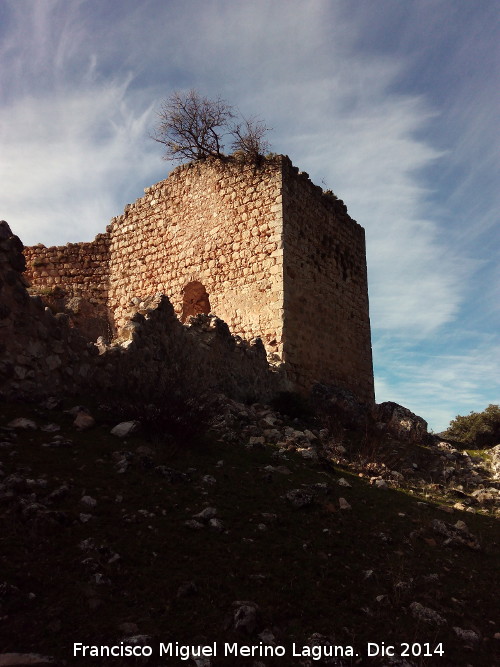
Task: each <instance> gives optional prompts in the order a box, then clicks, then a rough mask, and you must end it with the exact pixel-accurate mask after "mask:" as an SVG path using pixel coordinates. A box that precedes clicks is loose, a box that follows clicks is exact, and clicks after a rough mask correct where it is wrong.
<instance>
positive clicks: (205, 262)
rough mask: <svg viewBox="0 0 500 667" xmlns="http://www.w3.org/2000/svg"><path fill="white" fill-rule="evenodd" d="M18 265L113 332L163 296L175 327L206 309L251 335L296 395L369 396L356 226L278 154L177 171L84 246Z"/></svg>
mask: <svg viewBox="0 0 500 667" xmlns="http://www.w3.org/2000/svg"><path fill="white" fill-rule="evenodd" d="M26 257H27V259H28V264H29V265H30V268H29V271H28V272H27V276H28V279H29V280H30V281H31V282H32V284H33V285H34V287H35V288H37V289H39V290H43V289H44V288H53V286H59V285H61V286H62V287H64V289H66V290H67V292H68V293H70V294H71V295H76V294H77V295H78V296H79V297H81V298H85V299H87V300H88V301H90V302H91V303H92V307H93V308H94V309H96V311H95V312H97V313H98V315H99V317H101V321H104V320H105V319H106V318H109V321H110V322H112V324H113V330H114V331H113V333H115V332H116V331H120V330H121V329H122V328H123V327H124V326H125V325H126V323H127V322H128V321H129V320H130V318H131V317H132V316H133V315H134V313H136V312H137V311H139V312H143V310H144V302H145V301H148V299H150V298H151V297H152V296H154V295H155V294H165V295H166V296H167V297H168V298H169V300H170V302H171V303H172V304H173V307H174V311H175V313H176V315H177V316H178V317H179V318H180V319H181V321H183V322H184V321H185V322H189V316H192V315H196V314H198V313H201V314H208V313H210V312H211V313H214V314H216V315H217V316H218V317H220V318H221V319H223V320H224V321H225V322H227V324H228V325H229V328H230V331H231V333H232V334H235V335H237V336H241V337H242V338H243V339H246V340H252V339H254V338H257V337H260V338H261V339H262V341H263V343H264V345H265V349H266V351H267V353H268V355H269V357H270V358H274V359H275V360H276V361H279V360H283V361H284V362H285V371H286V373H287V374H288V378H289V379H290V380H291V382H292V383H293V386H295V387H296V388H299V389H306V390H307V389H309V388H310V387H311V386H312V385H313V384H314V383H315V382H322V383H327V384H330V385H338V386H340V387H343V388H345V389H348V390H350V391H352V392H354V393H355V394H356V396H358V398H359V399H360V400H363V401H366V402H367V403H372V402H373V400H374V390H373V371H372V356H371V340H370V322H369V314H368V288H367V276H366V259H365V239H364V232H363V229H362V228H361V227H360V226H359V225H358V224H357V223H356V222H355V221H353V220H352V219H351V218H350V217H349V216H348V215H347V211H346V208H345V206H344V204H343V203H342V202H340V201H339V200H337V199H336V197H334V196H333V195H328V194H326V193H323V192H322V190H321V188H318V187H317V186H314V185H313V184H312V183H311V182H310V180H309V178H308V176H307V174H301V173H299V172H298V169H297V168H295V167H293V165H292V164H291V162H290V160H289V159H288V158H287V157H284V156H276V157H275V158H272V159H269V160H265V161H263V162H262V164H261V165H251V164H248V163H245V162H241V161H238V160H237V159H235V158H230V159H228V160H225V161H216V160H215V161H213V160H207V161H205V162H198V163H191V164H187V165H182V166H179V167H177V168H176V169H174V170H173V172H172V173H171V174H170V175H169V177H168V178H167V179H166V180H164V181H161V182H160V183H157V184H156V185H154V186H152V187H150V188H147V189H146V190H145V195H144V197H141V198H140V199H138V200H137V201H136V202H135V203H134V204H131V205H129V206H127V207H126V208H125V211H124V213H123V215H121V216H118V217H116V218H113V220H112V221H111V223H110V224H109V225H108V227H107V229H106V234H101V235H99V236H98V237H96V240H95V241H94V242H92V243H87V244H68V245H67V246H65V247H64V248H44V247H40V246H37V247H35V248H31V249H28V250H27V251H26ZM44 298H46V297H45V296H44ZM83 315H85V313H83ZM82 319H83V320H85V317H82ZM76 323H77V322H76ZM77 325H78V323H77Z"/></svg>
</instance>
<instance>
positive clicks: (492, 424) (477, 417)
mask: <svg viewBox="0 0 500 667" xmlns="http://www.w3.org/2000/svg"><path fill="white" fill-rule="evenodd" d="M443 435H444V437H446V438H450V439H452V440H457V441H458V442H463V443H464V444H465V445H470V446H474V447H478V448H482V447H491V446H493V445H496V444H497V443H498V442H500V407H499V406H498V405H491V404H490V405H488V407H487V408H486V410H484V411H483V412H471V413H470V414H469V415H457V416H456V417H455V419H453V420H452V421H451V423H450V425H449V427H448V428H447V430H446V431H445V432H444V433H443Z"/></svg>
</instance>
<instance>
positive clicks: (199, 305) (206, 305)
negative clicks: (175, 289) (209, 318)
mask: <svg viewBox="0 0 500 667" xmlns="http://www.w3.org/2000/svg"><path fill="white" fill-rule="evenodd" d="M209 312H210V301H209V299H208V294H207V290H206V289H205V287H204V286H203V285H202V283H200V282H198V281H197V280H193V282H190V283H188V284H187V285H186V286H185V287H184V289H183V290H182V314H181V322H185V321H186V320H187V319H188V318H189V317H192V316H194V315H198V314H199V313H205V315H208V313H209Z"/></svg>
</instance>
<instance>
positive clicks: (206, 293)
mask: <svg viewBox="0 0 500 667" xmlns="http://www.w3.org/2000/svg"><path fill="white" fill-rule="evenodd" d="M281 224H282V222H281V173H280V161H279V160H277V161H272V162H265V163H264V164H263V166H262V167H255V166H252V165H248V164H245V163H241V162H238V161H229V162H223V163H221V162H218V161H213V162H212V161H208V162H205V163H196V164H188V165H183V166H180V167H177V168H176V169H175V170H174V171H173V172H172V173H171V174H170V175H169V177H168V178H167V179H166V180H164V181H162V182H161V183H157V184H156V185H154V186H152V187H151V188H148V189H147V190H146V194H145V196H144V197H142V198H141V199H138V200H137V201H136V202H135V203H134V204H132V205H131V206H128V207H127V208H126V210H125V212H124V214H123V215H121V216H119V217H118V218H115V219H113V220H112V222H111V224H110V225H109V226H108V228H107V231H108V234H109V237H110V252H111V261H110V284H109V308H110V310H111V311H112V312H113V313H114V318H115V322H116V324H117V326H118V328H119V327H120V326H122V325H123V324H124V323H125V322H126V315H127V311H128V310H129V304H130V302H131V300H132V299H133V298H134V297H139V298H142V297H146V296H148V295H152V294H155V293H164V294H166V295H167V296H168V298H169V299H170V301H171V302H172V304H173V305H174V308H175V312H176V313H177V315H178V316H179V317H182V318H183V319H185V318H186V317H187V316H188V315H192V314H196V313H197V312H205V313H208V312H209V311H211V312H213V313H215V314H216V315H217V316H218V317H220V318H221V319H223V320H224V321H225V322H227V324H228V325H229V327H230V330H231V332H232V333H233V334H236V335H240V336H242V337H243V338H245V339H247V340H250V339H252V338H255V337H261V338H262V339H263V341H264V343H265V344H266V347H267V349H268V350H270V351H276V352H277V353H278V354H280V353H281V328H282V300H283V287H282V279H281V255H282V250H281ZM183 315H184V317H183Z"/></svg>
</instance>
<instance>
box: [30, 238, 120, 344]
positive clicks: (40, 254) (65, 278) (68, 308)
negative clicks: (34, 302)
mask: <svg viewBox="0 0 500 667" xmlns="http://www.w3.org/2000/svg"><path fill="white" fill-rule="evenodd" d="M24 256H25V258H26V271H25V277H26V279H27V281H28V282H29V284H30V293H31V294H32V295H34V296H40V297H42V299H43V301H44V302H45V303H46V304H47V305H49V306H50V307H51V309H52V310H53V311H54V312H66V313H67V314H69V315H70V319H71V322H72V323H73V325H74V326H77V327H78V329H79V330H80V331H81V332H82V333H83V334H84V335H85V336H86V337H87V338H88V339H89V340H96V339H97V337H98V336H107V335H108V334H109V330H110V325H111V322H110V317H109V312H108V305H107V304H108V283H109V261H110V256H109V236H108V235H107V234H98V235H97V236H96V238H95V239H94V241H92V242H90V243H68V244H66V245H65V246H53V247H50V248H46V247H45V246H44V245H42V244H38V245H36V246H31V247H25V248H24Z"/></svg>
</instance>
